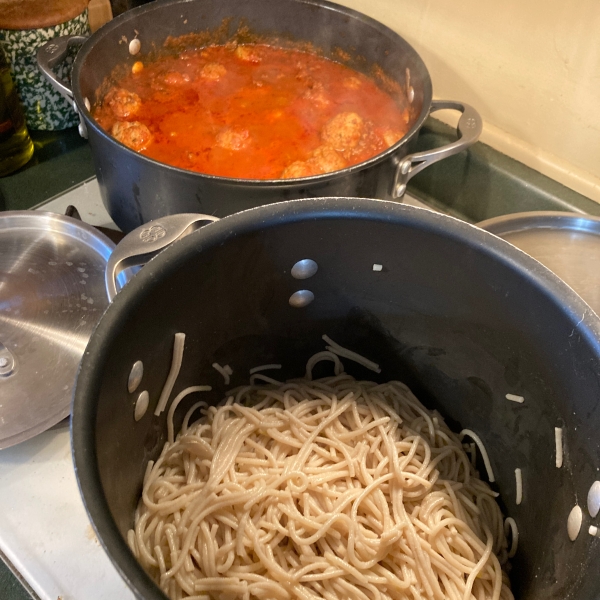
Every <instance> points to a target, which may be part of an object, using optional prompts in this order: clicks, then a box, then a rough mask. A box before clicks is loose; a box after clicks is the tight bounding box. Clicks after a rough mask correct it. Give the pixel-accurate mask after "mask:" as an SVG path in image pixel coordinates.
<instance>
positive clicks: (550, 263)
mask: <svg viewBox="0 0 600 600" xmlns="http://www.w3.org/2000/svg"><path fill="white" fill-rule="evenodd" d="M478 226H479V227H481V228H482V229H485V230H487V231H489V232H490V233H493V234H495V235H497V236H498V237H501V238H503V239H505V240H506V241H508V242H510V243H511V244H513V245H514V246H516V247H517V248H520V249H521V250H523V251H524V252H527V254H529V255H530V256H533V258H535V259H537V260H539V261H540V262H541V263H542V264H543V265H545V266H546V267H548V268H549V269H550V270H551V271H554V273H556V275H558V276H559V277H560V278H561V279H562V280H563V281H565V282H566V283H567V284H568V285H570V286H571V287H572V288H573V289H574V290H575V291H576V292H577V293H578V294H579V295H580V296H581V297H582V298H583V299H584V300H585V301H586V302H587V303H588V304H589V305H590V306H591V308H592V309H593V310H594V311H595V312H596V314H598V315H600V218H599V217H591V216H589V215H581V214H577V213H565V212H551V211H547V212H546V211H540V212H522V213H516V214H512V215H505V216H502V217H496V218H494V219H488V220H487V221H482V222H481V223H478Z"/></svg>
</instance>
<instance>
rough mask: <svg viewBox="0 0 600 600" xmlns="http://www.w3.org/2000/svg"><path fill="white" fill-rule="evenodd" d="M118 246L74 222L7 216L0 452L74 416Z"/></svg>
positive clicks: (1, 295)
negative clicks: (78, 382)
mask: <svg viewBox="0 0 600 600" xmlns="http://www.w3.org/2000/svg"><path fill="white" fill-rule="evenodd" d="M114 247H115V245H114V244H113V243H112V242H111V241H110V240H109V239H108V238H107V237H106V236H104V235H103V234H102V233H100V232H98V231H96V230H95V229H94V228H93V227H91V226H89V225H86V224H85V223H82V222H80V221H76V220H75V219H71V218H69V217H64V216H62V215H58V214H54V213H44V212H37V211H36V212H30V211H14V212H7V213H0V449H1V448H6V447H8V446H12V445H14V444H17V443H19V442H22V441H24V440H26V439H28V438H30V437H33V436H34V435H36V434H38V433H40V432H41V431H44V430H45V429H47V428H48V427H51V426H52V425H54V424H55V423H58V422H59V421H60V420H61V419H63V418H64V417H66V416H67V415H68V414H69V410H70V404H71V396H72V391H73V387H74V384H75V378H76V374H77V368H78V366H79V361H80V360H81V357H82V356H83V352H84V350H85V347H86V345H87V342H88V339H89V337H90V335H91V333H92V330H93V329H94V327H95V325H96V323H97V322H98V320H99V318H100V316H101V315H102V313H103V312H104V310H105V308H106V307H107V305H108V299H107V296H106V289H105V287H104V271H105V267H106V262H107V260H108V257H109V256H110V254H111V252H112V250H113V249H114Z"/></svg>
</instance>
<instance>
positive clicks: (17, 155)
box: [0, 48, 33, 177]
mask: <svg viewBox="0 0 600 600" xmlns="http://www.w3.org/2000/svg"><path fill="white" fill-rule="evenodd" d="M32 155H33V142H32V141H31V138H30V137H29V133H28V131H27V127H26V125H25V116H24V114H23V109H22V107H21V104H20V103H19V97H18V95H17V90H16V88H15V86H14V84H13V81H12V77H11V76H10V69H9V66H8V62H7V61H6V60H5V57H4V53H3V52H2V48H0V177H2V176H3V175H8V174H9V173H12V172H13V171H16V170H17V169H18V168H19V167H22V166H23V165H24V164H25V163H26V162H27V161H28V160H29V159H30V158H31V156H32Z"/></svg>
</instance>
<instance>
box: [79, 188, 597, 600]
mask: <svg viewBox="0 0 600 600" xmlns="http://www.w3.org/2000/svg"><path fill="white" fill-rule="evenodd" d="M340 217H342V218H346V219H370V220H377V221H385V222H388V223H391V224H400V225H403V226H407V225H408V226H413V227H417V228H420V229H422V230H427V231H430V232H432V233H434V234H436V235H440V236H445V237H447V238H451V239H453V240H454V241H456V242H459V243H461V244H462V245H463V246H464V247H465V249H471V250H473V251H476V252H478V253H483V254H486V255H487V256H489V257H490V258H491V259H492V260H496V261H498V262H500V263H502V264H504V265H505V266H507V267H510V268H511V269H512V270H514V271H516V273H517V275H518V276H520V277H522V278H524V279H527V280H529V281H530V282H531V283H532V285H533V286H535V287H536V288H537V289H538V290H539V291H540V292H541V293H542V294H544V295H545V296H547V297H549V298H550V299H551V301H552V302H553V303H554V304H556V305H558V306H560V308H561V311H562V312H563V313H565V314H566V315H568V318H569V319H570V320H571V323H572V326H573V331H575V330H577V332H578V334H579V335H580V336H581V337H582V338H584V339H585V340H586V341H587V342H588V343H589V344H590V345H591V346H592V347H594V348H595V349H596V353H597V355H598V356H599V357H600V318H599V317H598V316H597V315H596V314H595V313H594V311H593V310H592V309H591V308H590V307H589V306H588V305H587V304H586V303H585V302H584V301H583V300H582V299H581V298H580V297H579V296H578V295H577V294H576V293H575V292H574V291H573V290H572V289H571V288H570V287H569V286H568V285H567V284H566V283H564V282H563V281H562V280H561V279H559V277H558V276H556V275H555V274H554V273H552V272H551V271H550V270H549V269H547V268H546V267H544V266H543V265H542V264H541V263H539V262H538V261H537V260H535V259H534V258H532V257H530V256H529V255H528V254H526V253H524V252H522V251H521V250H519V249H518V248H516V247H515V246H513V245H512V244H510V243H508V242H506V241H504V240H503V239H501V238H499V237H496V236H494V235H493V234H491V233H489V232H487V231H484V230H482V229H480V228H478V227H477V226H475V225H471V224H469V223H465V222H464V221H461V220H459V219H456V218H454V217H451V216H448V215H443V214H440V213H436V212H433V211H430V210H428V209H423V208H417V207H413V206H408V205H405V204H400V203H396V202H391V201H385V200H373V199H366V198H310V199H299V200H289V201H286V202H279V203H276V204H270V205H265V206H259V207H256V208H252V209H249V210H246V211H243V212H239V213H235V214H233V215H231V216H228V217H225V218H223V219H221V220H220V221H215V222H213V223H210V224H209V225H206V226H204V227H202V228H201V229H199V230H196V231H194V232H192V233H191V234H189V235H188V236H186V237H184V238H182V239H180V240H179V241H177V242H175V243H174V244H172V245H171V246H170V247H169V248H167V249H166V250H163V251H162V252H161V253H160V254H159V255H158V256H157V257H155V258H153V259H152V260H151V261H150V262H149V263H148V264H147V265H146V266H145V267H144V268H143V269H142V270H141V271H140V273H138V274H137V275H136V276H135V277H134V278H133V279H132V280H131V281H130V282H129V283H128V284H127V285H126V286H125V288H124V289H123V290H122V291H121V292H119V294H118V295H117V296H116V298H115V300H114V301H113V303H112V304H111V305H110V306H109V307H108V309H107V310H106V312H105V313H104V315H103V316H102V317H101V319H100V321H99V323H98V325H97V326H96V329H95V330H94V332H93V334H92V336H91V339H90V342H89V344H88V346H87V348H86V351H85V353H84V356H83V359H82V361H81V365H80V368H79V372H78V377H77V382H76V387H75V393H74V396H73V406H72V418H71V441H72V453H73V462H74V466H75V472H76V476H77V483H78V486H79V490H80V493H81V496H82V499H83V503H84V505H85V508H86V511H87V513H88V516H89V517H90V521H91V523H92V525H93V527H94V530H95V531H96V534H97V536H98V540H99V541H100V543H101V544H102V546H103V547H104V549H105V551H106V553H107V554H108V556H109V558H110V559H111V561H112V563H113V564H114V565H115V567H116V569H117V571H118V572H119V573H120V575H121V576H122V577H123V579H124V580H125V581H126V582H127V584H128V585H129V587H130V588H131V589H132V590H133V592H134V593H135V594H136V595H137V596H138V597H139V598H143V599H144V600H165V596H164V594H163V593H162V591H161V590H160V589H159V588H158V586H157V585H156V584H155V583H154V582H153V581H152V579H151V578H150V576H149V575H148V574H147V573H146V572H145V571H144V569H143V567H142V566H141V565H140V564H139V563H138V561H137V560H136V559H135V557H134V556H133V554H132V553H131V551H130V550H129V548H128V545H127V543H126V541H125V540H124V539H123V537H122V536H121V534H120V533H119V531H118V529H117V527H116V524H115V522H114V520H113V518H112V516H111V514H110V510H109V507H108V504H107V502H106V499H105V497H104V492H103V489H102V485H101V482H100V475H99V471H98V467H97V461H96V451H95V443H96V442H95V420H96V416H95V409H96V405H95V404H94V403H93V401H92V400H93V399H95V393H96V391H97V389H98V388H99V387H100V384H101V381H102V377H101V369H100V368H98V367H99V366H101V365H104V364H105V362H106V360H107V357H108V354H109V349H110V347H111V344H112V338H113V337H114V335H115V334H116V332H118V331H119V329H120V325H121V324H122V323H124V322H125V321H126V320H127V318H128V315H129V314H130V313H131V309H132V308H134V307H135V305H136V304H137V303H138V302H140V301H142V300H143V299H144V298H145V297H146V296H147V295H148V294H151V293H152V291H153V289H155V288H156V286H157V285H159V282H160V280H161V279H162V277H164V276H165V274H169V273H171V272H173V271H174V270H177V269H178V268H180V263H181V262H182V261H184V260H185V257H186V256H187V255H188V254H189V253H190V252H195V251H197V248H198V247H199V246H201V248H202V250H203V251H205V250H206V249H208V248H211V247H214V246H219V245H221V244H223V243H224V242H226V240H227V238H229V237H230V236H233V235H239V234H243V233H248V232H250V231H254V230H257V229H261V228H268V227H273V226H277V225H278V224H279V223H283V222H286V223H287V222H290V221H303V220H312V219H332V218H340ZM200 240H201V242H202V243H201V244H199V242H200ZM581 315H583V317H582V316H581Z"/></svg>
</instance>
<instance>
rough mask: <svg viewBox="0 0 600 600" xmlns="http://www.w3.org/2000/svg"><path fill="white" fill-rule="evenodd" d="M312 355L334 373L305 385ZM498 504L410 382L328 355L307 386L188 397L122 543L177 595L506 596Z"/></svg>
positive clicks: (437, 599) (279, 599)
mask: <svg viewBox="0 0 600 600" xmlns="http://www.w3.org/2000/svg"><path fill="white" fill-rule="evenodd" d="M319 360H330V361H333V363H334V368H335V375H334V376H333V377H328V378H324V379H318V380H314V381H313V380H312V368H313V367H314V365H315V364H316V362H318V361H319ZM257 376H258V375H255V377H257ZM273 381H274V380H273ZM200 390H201V387H200V386H199V387H196V388H189V389H188V390H185V391H184V392H182V394H184V393H192V392H194V391H200ZM182 394H180V395H179V396H178V398H177V399H178V400H179V401H180V400H181V396H182ZM176 408H177V407H176V406H175V407H173V405H172V406H171V409H170V410H169V412H168V418H167V420H168V425H169V433H170V436H169V437H170V440H172V439H173V438H172V437H171V436H172V435H173V433H172V432H173V416H174V413H175V410H176ZM198 412H199V414H200V418H199V419H198V420H196V421H195V422H192V417H193V416H194V415H196V414H198ZM190 423H191V424H190ZM496 495H497V494H496V493H495V492H493V491H492V490H491V489H490V487H489V486H488V484H487V483H484V482H483V481H481V480H480V479H479V477H478V476H477V472H476V471H475V469H474V467H473V465H472V464H471V463H470V461H469V458H468V457H467V454H466V453H465V450H464V449H463V446H462V444H461V441H460V439H459V438H458V436H457V435H455V434H454V433H453V432H452V431H451V430H450V429H449V428H448V426H447V425H446V424H445V422H444V421H443V419H442V417H441V416H440V415H439V414H438V413H436V412H434V411H429V410H427V409H426V408H424V407H423V406H422V405H421V404H420V402H419V401H418V400H417V399H416V398H415V397H414V396H413V395H412V393H411V392H410V390H409V389H408V388H407V387H406V386H405V385H404V384H402V383H400V382H397V381H391V382H389V383H385V384H376V383H374V382H367V381H356V380H355V379H353V378H352V377H350V376H349V375H347V374H345V373H344V372H343V367H341V363H340V362H339V359H338V358H337V356H336V355H335V354H332V353H331V352H323V353H319V354H318V355H315V357H313V358H311V360H310V361H309V363H308V365H307V376H306V378H304V379H297V380H291V381H288V382H286V383H278V382H274V383H267V384H263V383H261V384H260V385H258V384H257V385H248V386H244V387H242V388H238V389H237V390H234V391H233V392H231V394H230V395H229V397H228V398H227V399H226V400H225V401H224V403H222V404H221V405H220V406H218V407H215V406H208V405H207V404H206V403H204V402H197V403H196V404H194V405H193V406H192V407H191V408H190V409H189V410H188V412H187V413H186V415H185V417H184V419H183V425H182V427H181V430H180V433H179V435H178V436H177V438H176V439H175V440H173V441H169V442H168V443H166V444H165V446H164V448H163V451H162V453H161V455H160V457H159V458H158V459H157V460H156V462H154V463H153V462H150V463H149V465H148V468H147V471H146V475H145V477H144V485H143V493H142V499H141V501H140V504H139V506H138V509H137V511H136V515H135V524H134V529H133V530H131V531H130V532H129V534H128V542H129V545H130V547H131V549H132V551H133V552H134V554H135V556H136V557H137V558H138V560H139V561H140V562H141V564H142V565H143V567H144V568H145V569H146V570H147V571H148V572H149V573H150V574H151V575H152V576H153V577H154V578H155V580H156V581H157V583H158V584H159V586H160V587H161V589H162V590H163V591H164V592H165V593H166V594H167V595H168V596H169V598H171V599H172V600H179V599H181V598H190V599H193V600H200V599H203V600H204V599H208V598H215V599H219V600H221V599H223V600H224V599H226V598H234V597H236V598H241V599H244V600H250V599H255V598H256V599H265V600H266V599H268V600H284V599H290V600H291V599H298V600H312V599H315V600H316V599H317V598H325V599H326V600H338V599H341V598H352V599H355V598H356V599H361V600H367V599H374V600H383V599H388V598H394V599H396V598H397V599H407V600H408V599H410V600H420V599H433V600H445V599H448V600H471V599H472V598H476V599H477V600H482V599H489V600H498V599H500V598H501V599H502V600H512V598H513V596H512V593H511V591H510V588H509V584H508V578H507V576H506V574H505V573H504V571H503V569H502V566H501V565H502V564H503V563H504V562H505V561H506V559H507V541H506V537H505V532H504V520H503V516H502V514H501V512H500V509H499V507H498V504H497V503H496V501H495V496H496ZM514 544H515V540H514V537H513V545H514Z"/></svg>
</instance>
